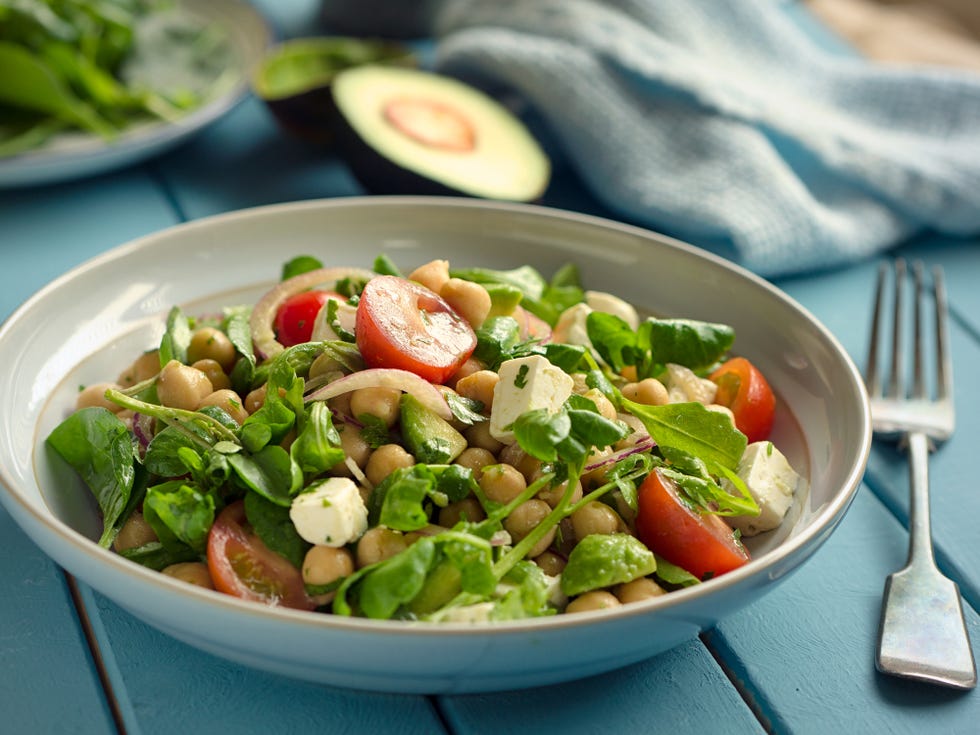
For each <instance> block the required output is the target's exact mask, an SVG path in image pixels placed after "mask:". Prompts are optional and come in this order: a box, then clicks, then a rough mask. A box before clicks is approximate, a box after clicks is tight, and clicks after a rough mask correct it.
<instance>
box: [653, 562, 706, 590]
mask: <svg viewBox="0 0 980 735" xmlns="http://www.w3.org/2000/svg"><path fill="white" fill-rule="evenodd" d="M655 574H656V576H657V578H658V579H659V580H660V581H662V582H663V583H665V584H667V585H670V586H672V587H693V586H694V585H696V584H701V580H700V579H698V578H697V577H695V576H694V575H693V574H691V573H690V572H689V571H687V570H686V569H682V568H681V567H679V566H677V565H676V564H671V563H670V562H669V561H667V560H666V559H664V558H663V557H662V556H657V570H656V572H655Z"/></svg>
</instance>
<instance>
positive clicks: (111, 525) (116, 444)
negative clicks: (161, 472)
mask: <svg viewBox="0 0 980 735" xmlns="http://www.w3.org/2000/svg"><path fill="white" fill-rule="evenodd" d="M46 441H47V444H48V446H50V447H51V448H52V449H54V451H55V452H57V453H58V454H59V455H60V456H61V457H62V458H63V459H64V460H65V461H66V462H68V464H70V465H71V466H72V468H73V469H74V470H75V471H76V472H77V473H78V474H79V475H80V476H81V478H82V480H83V481H84V482H85V484H86V485H87V486H88V487H89V489H90V490H91V491H92V494H93V495H95V499H96V500H97V501H98V504H99V509H100V510H101V511H102V535H101V537H100V538H99V545H100V546H104V547H108V546H109V545H110V544H111V543H112V541H113V539H114V538H115V535H116V533H117V531H118V528H117V526H116V524H117V521H119V520H120V518H121V517H122V516H123V513H124V512H125V510H126V508H127V504H128V501H129V498H130V494H131V493H132V491H133V483H134V479H135V476H136V470H135V467H134V464H135V448H134V446H133V438H132V435H131V434H130V433H129V429H128V428H127V427H126V424H124V423H123V422H122V421H120V420H119V418H118V417H117V416H116V415H115V414H113V413H112V412H111V411H109V410H107V409H105V408H95V407H93V408H83V409H81V410H79V411H76V412H75V413H73V414H72V415H71V416H69V417H68V418H67V419H65V420H64V421H62V422H61V423H60V424H59V425H58V426H56V427H55V428H54V431H52V432H51V434H49V435H48V438H47V440H46Z"/></svg>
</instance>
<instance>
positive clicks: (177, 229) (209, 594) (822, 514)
mask: <svg viewBox="0 0 980 735" xmlns="http://www.w3.org/2000/svg"><path fill="white" fill-rule="evenodd" d="M419 206H428V207H436V208H446V207H448V208H453V209H471V210H473V211H477V212H482V213H492V214H495V215H496V214H499V215H508V214H511V215H520V216H529V217H534V218H545V219H552V220H557V221H561V222H564V223H569V224H573V225H585V226H588V227H591V228H597V229H600V230H607V229H612V230H615V231H617V232H618V233H619V234H622V235H627V236H632V237H636V238H639V239H641V240H643V241H646V242H650V243H654V244H656V245H657V246H666V247H668V248H672V249H677V250H681V251H684V252H685V253H687V254H689V255H691V256H693V257H695V258H697V259H701V260H705V261H707V262H708V263H710V264H712V265H713V266H715V267H718V268H721V269H722V270H727V271H730V272H732V273H733V274H735V275H738V276H740V277H741V278H743V279H747V280H748V281H750V282H751V283H752V284H753V285H754V286H755V287H757V288H761V289H763V290H765V291H767V292H768V294H769V295H770V296H771V297H775V298H776V299H777V300H779V301H781V302H783V303H784V304H785V305H786V306H788V307H790V308H791V309H792V310H793V311H795V312H796V313H797V314H798V315H799V316H800V317H801V318H802V319H804V320H805V321H806V322H807V323H808V326H809V327H810V328H812V329H814V330H815V331H816V332H817V333H818V334H819V336H820V338H821V339H822V340H823V341H824V342H825V343H826V344H827V345H828V346H829V347H830V348H831V349H832V350H833V352H834V354H835V355H836V356H837V358H838V359H839V360H840V361H841V362H842V364H843V367H844V368H845V370H846V372H847V374H848V375H849V376H850V379H851V381H850V382H851V386H849V387H853V388H855V389H856V392H857V394H858V396H859V397H860V399H861V400H860V405H859V406H858V409H859V411H858V413H859V419H860V424H861V425H860V429H859V435H860V438H861V441H860V445H859V446H858V447H856V453H855V454H854V461H853V462H852V464H851V466H850V467H848V468H847V472H846V476H845V477H844V478H843V482H842V483H841V490H840V491H839V492H837V493H836V494H835V495H834V496H833V497H832V498H831V499H830V500H829V501H828V502H826V503H824V504H823V505H822V506H821V507H820V508H819V509H817V511H816V512H815V513H813V514H812V516H811V519H810V521H809V524H808V527H807V528H806V529H804V530H803V531H802V532H800V533H799V534H795V535H793V536H791V537H790V538H787V539H785V540H784V541H783V542H782V543H780V544H779V546H777V547H776V548H774V549H771V550H769V551H767V552H766V553H764V554H763V555H761V556H760V557H756V558H753V559H751V560H750V561H749V563H748V564H746V565H744V566H742V567H740V568H738V569H735V570H733V571H731V572H728V573H726V574H724V575H721V576H719V577H717V578H715V579H712V580H709V581H707V582H705V583H703V584H699V585H695V586H692V587H687V588H684V589H680V590H676V591H673V592H671V593H669V594H668V595H663V596H661V597H658V598H654V599H651V600H646V601H641V602H638V603H632V604H630V605H623V606H621V607H618V608H612V609H606V610H600V611H594V612H592V613H591V614H589V615H553V616H547V617H541V618H522V619H518V620H505V621H494V622H492V623H486V624H473V623H455V622H440V623H438V624H433V623H427V622H421V621H411V620H371V619H368V618H358V617H349V618H348V617H343V616H337V615H331V614H323V613H314V614H310V613H309V612H306V611H300V610H291V609H287V608H282V607H267V606H264V605H261V604H256V603H254V602H249V601H246V600H240V599H238V598H235V597H232V596H230V595H226V594H223V593H220V592H216V591H212V590H206V589H203V588H199V587H196V586H193V585H188V584H186V583H184V582H181V581H179V580H175V579H172V578H169V577H167V576H166V575H163V574H160V573H159V572H156V571H154V570H151V569H148V568H146V567H143V566H141V565H139V564H138V563H135V562H132V561H129V560H127V559H125V558H124V557H122V556H120V555H118V554H115V553H113V552H112V551H111V550H108V549H104V548H102V547H100V546H99V545H98V544H97V543H95V542H94V541H92V540H91V539H89V538H87V537H86V536H84V535H82V534H81V533H79V532H78V531H76V530H75V529H73V528H72V527H70V526H69V525H68V524H67V523H65V522H64V521H62V520H60V519H58V518H57V517H55V516H54V515H53V513H51V512H47V513H44V512H42V511H41V510H40V509H38V508H35V507H34V505H33V504H32V503H31V502H29V501H28V500H27V499H26V498H25V497H22V496H21V493H20V492H19V491H17V490H16V489H12V488H15V487H16V483H15V482H13V481H12V478H11V477H10V475H9V473H8V472H7V469H6V467H5V466H4V464H0V490H2V493H0V498H2V499H3V502H4V505H6V506H7V507H8V509H10V510H12V511H13V510H14V509H12V508H10V503H12V502H13V503H15V504H16V505H17V508H16V510H17V511H18V512H19V513H24V514H26V515H27V516H29V517H30V519H31V520H33V521H34V523H35V524H36V526H37V527H40V528H43V529H45V530H46V531H48V532H50V533H52V534H54V535H56V536H57V537H58V538H59V539H60V540H61V541H62V542H67V543H68V544H69V545H70V546H71V548H72V550H73V553H74V554H76V555H77V554H81V555H82V558H83V559H85V560H87V561H89V562H90V563H96V564H108V565H109V566H110V567H111V568H112V570H113V571H114V572H115V573H117V574H121V575H125V576H127V577H129V578H130V580H131V583H137V584H139V585H151V586H153V587H160V586H162V587H163V588H166V589H168V591H173V592H175V593H177V594H179V595H180V596H182V597H188V598H189V599H190V600H191V601H193V602H194V603H195V604H201V605H205V606H208V607H216V608H217V609H219V610H222V611H227V613H228V614H234V615H236V616H247V617H249V618H260V619H261V620H262V622H273V621H281V622H286V623H289V624H291V625H300V626H303V627H307V628H313V629H314V630H317V631H331V630H336V631H338V632H342V633H351V632H359V633H369V634H372V635H376V634H379V633H382V634H386V635H388V636H399V635H410V636H418V635H419V634H422V635H435V636H440V637H446V636H447V635H451V634H460V633H464V634H469V635H472V634H474V633H479V634H481V635H484V634H486V635H493V636H497V635H513V634H514V633H515V632H536V633H544V632H545V631H549V630H553V629H566V628H571V627H580V626H583V625H584V626H589V625H594V624H596V623H599V622H602V621H613V620H619V619H624V618H631V617H635V616H646V615H651V614H657V613H660V612H666V611H670V610H672V609H674V608H676V607H678V606H681V605H684V604H687V603H689V602H694V601H696V600H700V599H701V598H703V597H705V596H709V595H714V594H716V593H720V592H722V591H723V590H725V589H731V588H733V587H736V586H738V585H739V584H740V583H742V582H745V581H747V580H749V579H751V578H754V577H757V576H759V575H762V574H764V573H765V570H766V569H772V568H773V567H778V566H779V564H780V562H783V561H785V560H787V559H789V558H790V557H793V556H795V555H797V554H799V553H803V551H804V549H807V548H808V547H810V546H812V548H811V549H810V553H812V552H813V551H815V550H816V547H817V546H819V545H820V544H822V543H823V541H824V540H826V538H827V536H829V533H830V531H832V530H833V528H834V527H835V526H836V525H837V523H839V521H840V519H841V518H842V517H843V515H844V513H845V512H846V511H847V509H848V507H849V506H850V504H851V502H852V501H853V499H854V497H855V495H856V493H857V490H858V488H859V487H860V484H861V480H862V478H863V475H864V470H865V466H866V464H867V460H868V456H869V453H870V448H871V438H872V432H871V413H870V402H869V399H868V396H867V392H866V390H865V388H864V382H863V380H862V379H861V375H860V372H859V371H858V369H857V368H856V366H855V365H854V363H853V361H852V360H851V359H850V357H849V355H848V353H847V352H846V350H845V349H844V348H843V346H842V345H841V344H840V342H839V341H838V340H837V338H836V337H835V336H834V335H833V334H832V333H831V332H830V331H829V329H827V327H825V326H824V325H823V324H822V323H821V322H820V321H819V320H817V319H816V317H814V316H813V315H812V314H811V313H810V312H809V311H808V310H807V309H806V308H805V307H803V306H802V305H801V304H799V303H798V302H796V301H795V300H794V299H793V298H792V297H790V296H789V295H788V294H786V293H785V292H783V291H782V290H780V289H778V288H777V287H776V286H775V285H773V284H771V283H770V282H769V281H767V280H765V279H764V278H762V277H761V276H759V275H757V274H755V273H753V272H751V271H749V270H747V269H746V268H744V267H742V266H740V265H739V264H737V263H734V262H732V261H730V260H727V259H725V258H723V257H721V256H719V255H716V254H714V253H711V252H709V251H706V250H703V249H701V248H698V247H696V246H694V245H691V244H689V243H685V242H683V241H680V240H677V239H675V238H672V237H669V236H667V235H663V234H661V233H658V232H656V231H653V230H649V229H646V228H642V227H638V226H634V225H630V224H626V223H622V222H618V221H615V220H610V219H608V218H605V217H600V216H596V215H591V214H585V213H580V212H574V211H569V210H563V209H559V208H555V207H547V206H542V205H537V204H520V203H509V202H497V201H488V200H482V199H470V198H466V197H440V196H404V195H389V196H352V197H333V198H323V199H312V200H303V201H297V202H283V203H277V204H267V205H259V206H255V207H248V208H244V209H238V210H233V211H229V212H224V213H220V214H215V215H210V216H207V217H201V218H198V219H195V220H191V221H188V222H182V223H178V224H175V225H171V226H169V227H166V228H163V229H160V230H157V231H154V232H152V233H148V234H146V235H142V236H140V237H137V238H134V239H132V240H130V241H128V242H126V243H123V244H121V245H118V246H115V247H112V248H110V249H108V250H106V251H104V252H102V253H99V254H98V255H95V256H93V257H92V258H89V259H88V260H86V261H83V262H82V263H80V264H78V265H76V266H74V267H73V268H71V269H69V270H68V271H66V272H65V273H63V274H62V275H60V276H58V277H56V278H55V279H53V280H52V281H50V282H49V283H48V284H47V285H45V286H43V287H42V288H40V289H39V290H38V291H36V292H35V293H34V294H32V295H31V296H30V297H28V298H27V299H26V300H25V301H23V302H22V303H21V304H20V306H18V307H17V308H16V309H14V311H13V312H12V313H11V314H10V315H9V316H8V317H7V318H6V319H4V320H3V322H2V323H0V343H2V341H3V339H4V337H5V335H6V333H7V332H8V331H9V330H10V329H11V328H12V327H13V325H15V324H16V323H17V322H18V321H19V320H20V319H22V318H23V317H24V315H26V314H27V313H28V312H30V310H31V309H32V308H34V307H36V305H37V304H38V303H39V302H43V301H44V299H45V298H46V297H47V295H48V294H49V293H51V292H52V291H54V290H56V289H58V288H61V287H62V286H63V285H64V284H66V283H68V282H69V281H71V280H73V279H74V278H76V277H77V276H78V275H80V274H82V273H85V272H87V271H90V270H94V269H98V268H100V267H102V266H103V265H104V264H105V263H108V262H111V261H115V260H118V259H122V258H126V257H130V256H132V255H135V254H137V253H139V252H140V251H142V250H144V249H146V248H149V247H152V246H153V244H154V242H155V241H157V240H159V239H161V238H169V237H179V236H181V235H182V234H183V233H187V232H192V231H195V230H198V229H209V228H215V227H218V228H220V227H222V226H225V225H227V224H229V223H231V222H241V221H243V220H247V219H250V218H263V217H266V216H270V215H271V216H276V215H281V214H285V213H289V212H299V211H304V210H321V209H323V210H329V209H336V208H345V209H346V208H357V207H363V208H369V209H373V208H380V209H389V208H398V207H419ZM34 428H35V431H37V428H38V427H37V425H36V424H35V427H34ZM36 445H37V444H36V441H35V442H34V443H33V446H36ZM30 461H31V462H32V464H33V462H34V456H33V452H32V457H31V460H30ZM12 514H13V515H14V516H15V520H17V519H18V514H17V513H12ZM18 525H21V524H20V523H19V522H18ZM814 542H816V543H814ZM74 558H75V557H73V562H72V564H71V566H72V567H76V566H81V563H78V564H76V563H74ZM55 562H56V563H58V564H59V565H61V562H60V561H59V560H57V559H55ZM62 566H65V567H66V568H67V565H62ZM788 571H793V569H790V570H788ZM79 576H80V578H81V579H83V581H85V582H86V583H88V584H91V585H92V586H93V587H94V588H96V589H99V585H98V584H96V583H93V582H91V581H90V580H88V579H86V578H85V577H84V576H82V575H79ZM771 576H772V575H771ZM776 576H782V574H780V575H776ZM772 578H776V577H775V576H772ZM114 599H115V601H116V602H117V603H118V604H120V605H121V606H123V607H128V605H127V603H126V601H125V600H120V599H118V598H114ZM749 602H751V600H750V601H749Z"/></svg>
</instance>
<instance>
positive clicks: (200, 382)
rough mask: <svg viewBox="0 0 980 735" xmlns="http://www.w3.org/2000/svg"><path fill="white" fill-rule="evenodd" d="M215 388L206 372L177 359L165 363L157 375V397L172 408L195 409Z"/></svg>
mask: <svg viewBox="0 0 980 735" xmlns="http://www.w3.org/2000/svg"><path fill="white" fill-rule="evenodd" d="M213 390H214V388H213V387H212V385H211V381H210V380H208V377H207V376H206V375H205V374H204V373H202V372H201V371H200V370H195V369H194V368H192V367H190V366H188V365H183V364H181V363H180V362H178V361H177V360H171V361H170V362H168V363H167V364H166V365H164V367H163V370H161V371H160V375H159V376H158V377H157V398H159V399H160V403H161V404H163V405H164V406H169V407H170V408H182V409H185V410H187V411H193V410H194V409H195V408H197V404H198V403H200V402H201V399H202V398H204V396H206V395H208V394H209V393H211V392H213Z"/></svg>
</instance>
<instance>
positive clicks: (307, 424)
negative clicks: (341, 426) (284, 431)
mask: <svg viewBox="0 0 980 735" xmlns="http://www.w3.org/2000/svg"><path fill="white" fill-rule="evenodd" d="M289 454H290V456H291V457H292V458H293V461H294V462H295V463H296V464H297V465H299V468H300V469H301V470H302V471H303V472H304V473H306V474H307V475H318V474H320V473H322V472H326V471H327V470H329V469H330V468H331V467H333V466H334V465H335V464H337V463H338V462H341V461H343V459H344V450H343V449H342V448H341V446H340V432H338V431H337V428H336V427H335V426H334V425H333V419H332V417H331V414H330V409H329V408H328V407H327V404H326V403H325V402H323V401H314V402H313V403H311V404H310V405H309V406H308V407H307V408H306V420H305V421H304V422H303V430H302V431H301V432H300V433H299V434H298V435H297V436H296V440H295V441H294V442H293V443H292V446H290V448H289Z"/></svg>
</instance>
